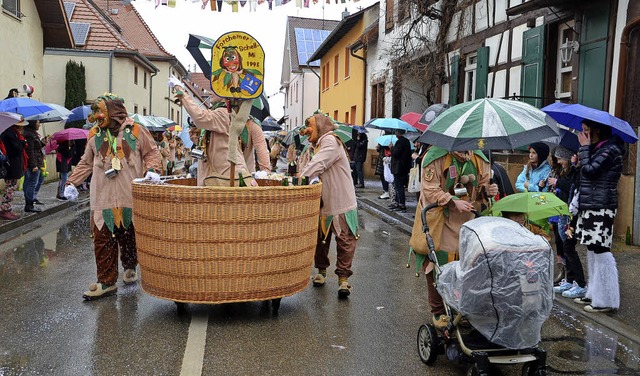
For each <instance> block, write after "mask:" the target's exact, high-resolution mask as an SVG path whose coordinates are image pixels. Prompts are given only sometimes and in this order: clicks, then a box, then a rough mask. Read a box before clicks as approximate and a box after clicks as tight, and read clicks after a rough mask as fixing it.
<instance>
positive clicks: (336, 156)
mask: <svg viewBox="0 0 640 376" xmlns="http://www.w3.org/2000/svg"><path fill="white" fill-rule="evenodd" d="M300 175H302V176H308V177H309V179H310V180H311V179H313V178H314V177H320V179H321V180H322V203H323V206H322V208H321V209H320V214H321V215H323V216H329V215H338V214H342V213H346V212H348V211H350V210H353V209H355V208H356V207H357V202H356V192H355V190H354V189H353V180H351V167H350V166H349V158H348V157H347V153H346V152H345V151H344V147H343V146H342V144H341V143H340V142H338V140H337V139H336V136H335V135H334V133H333V132H328V133H326V134H324V135H322V136H321V137H320V138H319V139H318V142H317V143H316V147H315V154H314V156H313V158H311V160H310V161H309V163H307V164H306V165H305V166H304V168H303V169H302V170H301V172H300Z"/></svg>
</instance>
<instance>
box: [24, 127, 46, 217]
mask: <svg viewBox="0 0 640 376" xmlns="http://www.w3.org/2000/svg"><path fill="white" fill-rule="evenodd" d="M38 129H40V121H39V120H29V124H28V125H27V126H26V127H25V129H24V138H25V140H27V171H25V174H24V184H23V190H24V202H25V205H24V211H25V212H27V213H38V212H41V211H42V210H40V209H39V208H36V207H35V206H34V204H38V205H42V203H41V202H40V201H38V192H39V191H40V187H41V186H42V183H43V182H44V175H43V174H42V168H43V167H44V153H43V152H42V149H43V148H44V143H43V142H42V140H40V135H39V134H38Z"/></svg>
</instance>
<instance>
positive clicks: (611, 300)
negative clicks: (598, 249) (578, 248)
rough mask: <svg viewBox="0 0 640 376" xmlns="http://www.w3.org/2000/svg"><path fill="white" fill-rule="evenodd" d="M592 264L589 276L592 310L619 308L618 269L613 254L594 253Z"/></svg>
mask: <svg viewBox="0 0 640 376" xmlns="http://www.w3.org/2000/svg"><path fill="white" fill-rule="evenodd" d="M589 253H593V252H589ZM593 264H594V265H593V274H592V275H589V290H590V291H591V306H592V308H612V309H614V310H616V309H618V308H620V284H619V282H618V267H617V266H616V260H615V258H614V257H613V254H612V253H611V252H605V253H594V255H593ZM585 310H586V311H588V310H587V309H585Z"/></svg>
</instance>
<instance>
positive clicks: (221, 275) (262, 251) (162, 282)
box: [133, 179, 322, 303]
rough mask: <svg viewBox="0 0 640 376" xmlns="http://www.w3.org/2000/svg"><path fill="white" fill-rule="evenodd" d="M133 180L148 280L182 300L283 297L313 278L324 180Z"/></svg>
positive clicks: (152, 287)
mask: <svg viewBox="0 0 640 376" xmlns="http://www.w3.org/2000/svg"><path fill="white" fill-rule="evenodd" d="M168 183H169V184H161V185H159V184H148V183H133V212H134V217H135V226H136V243H137V248H138V262H139V264H140V272H141V284H142V288H143V289H144V291H145V292H147V293H149V294H151V295H154V296H157V297H159V298H164V299H169V300H173V301H176V302H194V303H227V302H242V301H252V300H268V299H275V298H281V297H283V296H287V295H292V294H295V293H297V292H300V291H302V290H303V289H304V288H305V287H307V286H308V285H309V276H310V272H311V264H312V261H313V254H314V250H315V246H316V242H317V230H318V215H319V211H320V194H321V191H322V188H321V185H320V184H317V185H308V186H289V187H282V186H280V187H250V188H237V187H236V188H233V187H198V186H196V182H195V179H177V180H172V181H169V182H168Z"/></svg>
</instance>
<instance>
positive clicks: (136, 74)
mask: <svg viewBox="0 0 640 376" xmlns="http://www.w3.org/2000/svg"><path fill="white" fill-rule="evenodd" d="M133 83H134V84H136V85H137V84H138V66H137V65H136V66H134V67H133Z"/></svg>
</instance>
